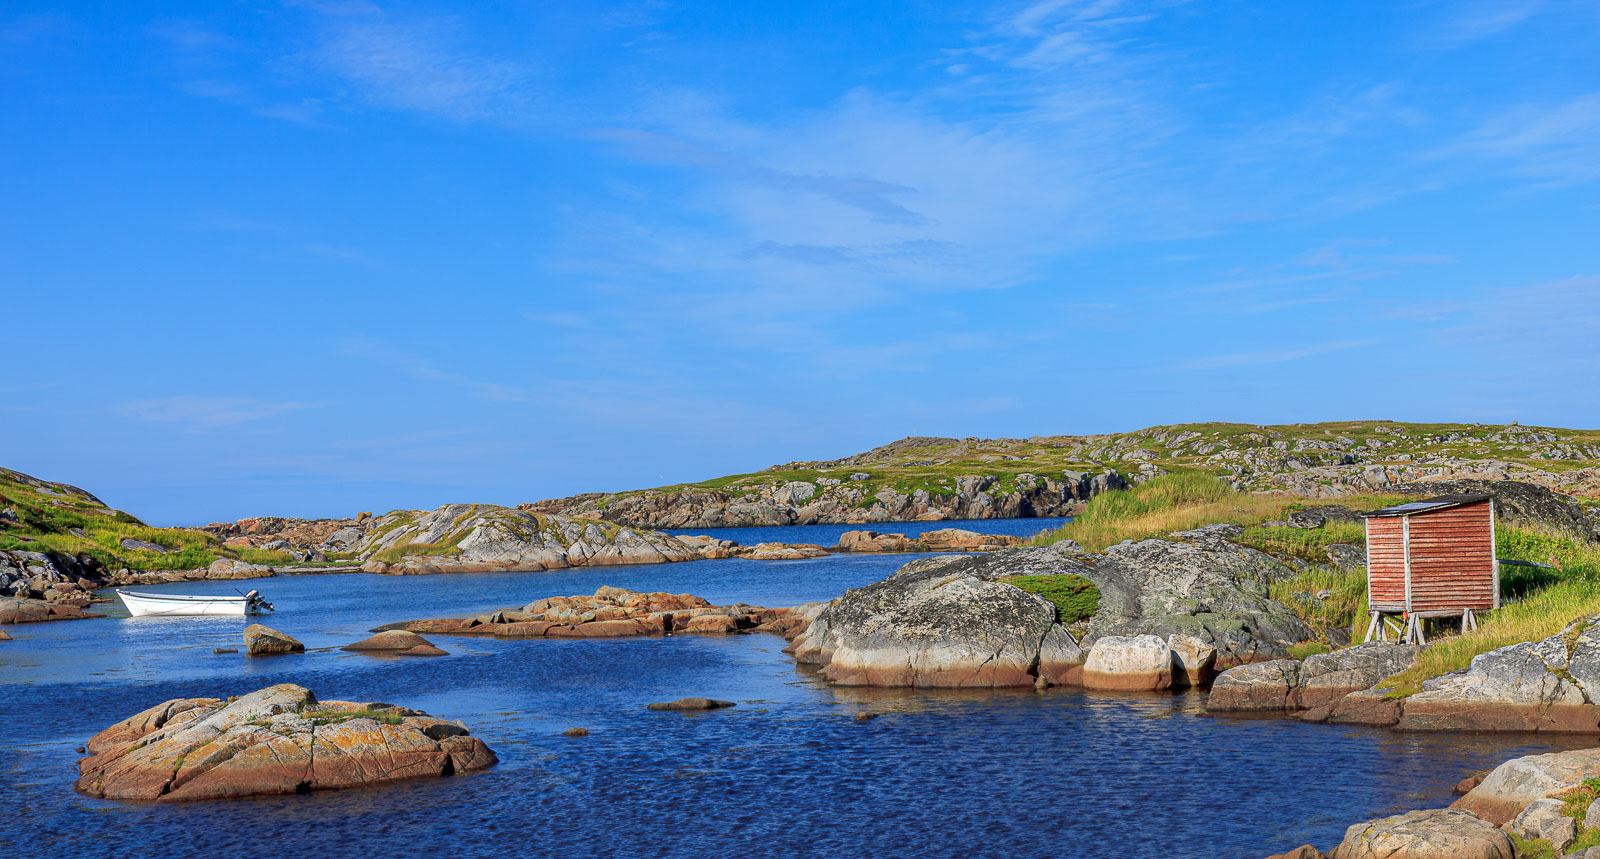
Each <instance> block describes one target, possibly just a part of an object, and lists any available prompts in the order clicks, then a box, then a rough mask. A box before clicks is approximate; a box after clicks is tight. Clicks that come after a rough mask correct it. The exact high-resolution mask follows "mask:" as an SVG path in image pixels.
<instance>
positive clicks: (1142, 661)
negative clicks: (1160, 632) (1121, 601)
mask: <svg viewBox="0 0 1600 859" xmlns="http://www.w3.org/2000/svg"><path fill="white" fill-rule="evenodd" d="M1083 685H1084V688H1086V689H1105V690H1118V691H1130V692H1135V691H1136V692H1149V691H1159V690H1162V689H1170V688H1172V651H1171V649H1169V648H1168V647H1167V643H1166V642H1165V641H1162V640H1161V639H1160V638H1158V637H1156V636H1154V635H1138V636H1130V637H1123V636H1117V635H1108V636H1105V637H1103V638H1101V639H1099V640H1097V641H1096V642H1095V643H1094V646H1093V647H1091V648H1089V658H1088V659H1087V660H1086V661H1085V662H1084V664H1083Z"/></svg>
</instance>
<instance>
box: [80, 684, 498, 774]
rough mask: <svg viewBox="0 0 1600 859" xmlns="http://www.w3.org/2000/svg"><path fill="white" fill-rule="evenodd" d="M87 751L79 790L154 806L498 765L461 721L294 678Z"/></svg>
mask: <svg viewBox="0 0 1600 859" xmlns="http://www.w3.org/2000/svg"><path fill="white" fill-rule="evenodd" d="M86 750H87V752H88V757H85V758H83V759H82V760H80V761H79V762H78V771H79V778H78V781H77V783H76V784H75V785H74V787H75V788H76V789H77V791H78V792H79V793H83V794H86V795H88V796H93V797H99V798H103V799H123V800H146V801H157V802H182V801H188V800H202V799H223V798H230V797H242V796H261V795H272V794H288V793H307V792H309V791H314V790H335V789H342V788H354V787H370V786H373V785H378V784H384V783H388V782H395V781H402V780H406V779H413V778H438V777H441V776H449V775H455V774H457V773H466V772H473V771H475V770H482V769H486V768H488V767H490V766H493V765H494V764H495V763H496V758H495V755H494V752H493V751H491V750H490V749H489V747H488V746H487V745H485V744H484V743H483V741H482V740H479V739H478V738H476V737H473V736H471V735H470V732H469V731H468V730H467V729H466V728H465V727H463V726H462V725H460V724H459V723H457V722H449V721H446V720H444V719H438V718H434V717H432V716H429V715H427V714H426V713H422V712H420V711H418V710H409V709H406V708H403V707H395V706H393V705H390V704H381V703H370V704H359V703H355V702H350V701H320V702H319V701H318V700H317V698H316V696H315V695H313V694H312V692H311V690H310V689H307V688H305V687H304V686H297V685H295V684H292V683H283V684H279V685H277V686H269V687H267V688H265V689H261V690H258V691H256V692H252V693H250V694H249V695H244V696H242V697H239V698H236V699H234V700H231V701H223V700H220V699H217V698H191V699H177V700H172V701H167V702H164V703H161V704H157V705H156V706H154V707H151V708H150V709H148V710H145V711H143V712H141V713H138V714H135V715H133V716H130V717H129V718H127V719H124V720H122V721H121V722H118V723H116V724H115V725H112V726H110V727H109V728H106V729H105V730H103V731H101V732H100V733H98V734H96V735H95V736H94V737H93V738H91V739H90V740H89V742H88V744H87V746H86Z"/></svg>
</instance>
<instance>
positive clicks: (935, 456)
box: [612, 421, 1600, 498]
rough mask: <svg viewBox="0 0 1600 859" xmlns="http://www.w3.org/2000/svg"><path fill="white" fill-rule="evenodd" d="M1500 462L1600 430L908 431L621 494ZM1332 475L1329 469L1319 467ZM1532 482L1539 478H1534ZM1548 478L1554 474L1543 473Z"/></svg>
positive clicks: (1511, 466)
mask: <svg viewBox="0 0 1600 859" xmlns="http://www.w3.org/2000/svg"><path fill="white" fill-rule="evenodd" d="M1492 463H1499V464H1502V465H1504V466H1506V467H1507V470H1508V471H1510V472H1511V473H1512V476H1516V474H1517V472H1519V471H1523V470H1526V471H1536V472H1542V473H1545V474H1549V475H1554V476H1558V477H1559V476H1563V475H1572V473H1574V472H1578V471H1580V470H1582V469H1592V468H1596V467H1600V430H1572V429H1560V428H1555V427H1525V426H1517V425H1502V424H1417V423H1399V422H1395V421H1342V422H1335V423H1319V424H1285V425H1276V426H1257V425H1254V424H1230V423H1201V424H1174V425H1171V426H1158V427H1150V428H1148V429H1143V430H1139V431H1137V432H1131V433H1119V434H1112V435H1093V436H1035V437H1033V438H1027V439H979V438H966V439H954V438H908V439H902V440H901V441H897V442H894V443H892V444H888V445H884V446H882V447H879V448H875V449H873V450H870V451H867V452H866V453H861V454H856V455H855V456H849V457H844V458H841V459H835V460H824V461H817V462H790V463H786V464H784V465H777V466H773V467H771V468H767V469H764V470H762V471H758V472H753V473H749V474H731V475H726V476H723V477H717V478H713V479H711V480H703V481H700V482H697V483H680V484H673V485H670V486H662V487H656V488H655V489H649V490H635V491H631V492H622V493H616V494H615V495H614V496H612V497H621V496H626V495H636V494H639V493H641V492H657V493H659V492H683V491H694V490H726V491H730V492H734V493H747V492H753V491H756V490H758V489H760V488H762V487H765V486H770V485H778V484H783V483H787V482H789V481H806V482H812V483H814V482H817V481H818V480H821V479H824V478H826V479H833V480H853V481H854V482H855V484H856V485H857V486H858V487H859V488H861V489H863V490H864V491H865V492H866V494H867V495H869V496H870V495H872V494H874V493H876V492H877V491H878V490H879V489H882V488H890V489H895V490H897V491H900V492H905V493H911V492H915V491H917V490H926V491H928V492H929V493H931V494H936V495H937V494H941V493H948V492H952V491H954V490H955V488H956V481H957V479H958V478H959V477H961V476H963V475H983V476H987V477H990V478H992V479H993V480H994V481H995V485H994V487H993V488H991V489H990V490H989V491H990V492H991V493H994V494H1004V493H1007V492H1010V491H1012V490H1013V489H1015V488H1016V482H1017V478H1018V477H1019V476H1020V475H1025V474H1032V475H1039V476H1058V475H1060V473H1061V472H1062V471H1077V472H1085V473H1102V472H1105V471H1107V470H1112V469H1114V470H1117V471H1119V472H1122V473H1123V474H1127V475H1139V474H1145V475H1158V474H1162V473H1167V472H1198V473H1204V474H1213V475H1217V476H1220V477H1225V478H1227V479H1228V481H1229V482H1230V483H1232V484H1233V485H1234V486H1236V487H1237V488H1241V489H1253V490H1264V489H1281V488H1292V487H1289V486H1288V485H1287V484H1286V483H1285V481H1284V480H1283V477H1284V476H1285V475H1291V476H1295V478H1296V480H1297V481H1299V483H1300V484H1301V485H1300V488H1301V489H1304V485H1303V484H1304V483H1305V481H1307V480H1309V481H1310V483H1311V484H1312V485H1315V484H1321V485H1324V486H1329V487H1334V486H1336V485H1338V484H1340V482H1341V480H1342V479H1344V473H1350V474H1354V473H1356V472H1359V471H1361V470H1362V469H1365V468H1370V467H1373V466H1378V467H1387V468H1397V469H1405V468H1412V469H1415V468H1419V467H1423V466H1427V465H1456V466H1462V467H1468V468H1471V467H1474V466H1475V465H1482V466H1484V467H1485V468H1487V467H1488V466H1489V465H1490V464H1492ZM1319 471H1325V472H1327V473H1318V472H1319ZM1579 477H1583V478H1584V479H1581V480H1580V479H1578V478H1574V483H1575V485H1570V486H1563V491H1565V492H1568V493H1569V494H1575V495H1578V496H1585V495H1592V496H1594V497H1596V498H1600V475H1596V476H1595V477H1594V478H1593V480H1589V479H1588V478H1587V477H1586V476H1582V475H1580V476H1579ZM1534 482H1540V481H1539V480H1535V481H1534ZM1544 482H1551V481H1544Z"/></svg>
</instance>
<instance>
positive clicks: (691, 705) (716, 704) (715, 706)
mask: <svg viewBox="0 0 1600 859" xmlns="http://www.w3.org/2000/svg"><path fill="white" fill-rule="evenodd" d="M737 706H739V705H738V704H735V703H734V702H732V701H720V700H718V699H716V698H679V699H678V700H676V701H657V702H655V703H654V704H647V705H645V709H647V710H721V709H723V708H725V707H737Z"/></svg>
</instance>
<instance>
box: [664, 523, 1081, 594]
mask: <svg viewBox="0 0 1600 859" xmlns="http://www.w3.org/2000/svg"><path fill="white" fill-rule="evenodd" d="M1071 521H1072V517H1071V516H1055V517H1042V518H1038V519H947V520H945V521H943V522H877V523H874V524H871V525H787V526H782V527H771V528H762V527H756V528H681V529H678V530H675V531H670V530H669V531H667V533H668V534H706V535H709V536H712V537H716V538H717V539H719V540H732V541H734V542H735V543H738V544H739V545H741V546H754V545H755V544H757V543H815V544H817V545H819V546H832V545H835V544H837V543H838V542H839V535H840V534H843V533H844V532H846V531H877V532H878V533H879V534H904V535H906V536H907V537H916V536H920V535H922V534H925V533H927V532H929V531H937V530H939V529H940V528H960V529H962V530H966V531H976V532H978V533H979V534H1005V535H1009V536H1013V537H1032V536H1033V535H1035V534H1037V533H1039V532H1040V531H1053V530H1055V529H1056V528H1060V527H1061V526H1062V525H1064V524H1066V523H1068V522H1071ZM835 596H837V594H835Z"/></svg>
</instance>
